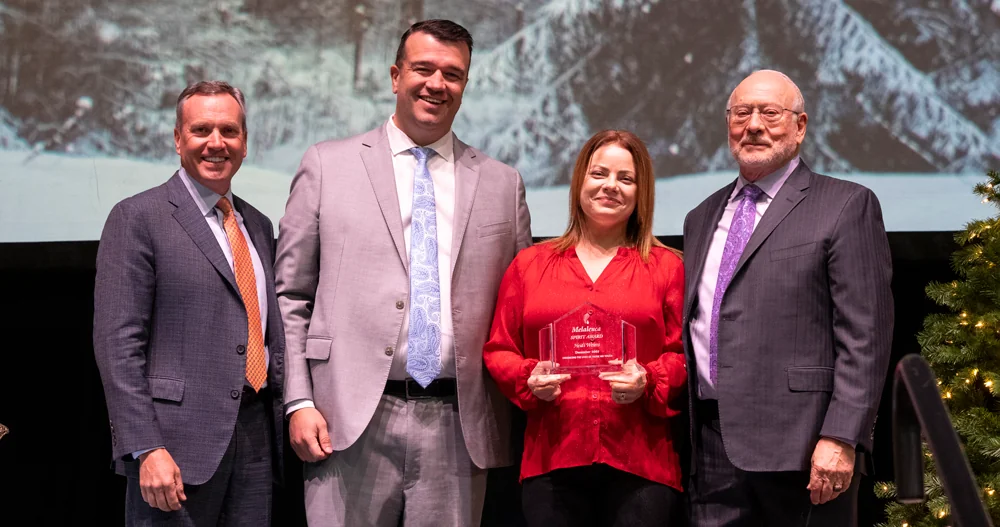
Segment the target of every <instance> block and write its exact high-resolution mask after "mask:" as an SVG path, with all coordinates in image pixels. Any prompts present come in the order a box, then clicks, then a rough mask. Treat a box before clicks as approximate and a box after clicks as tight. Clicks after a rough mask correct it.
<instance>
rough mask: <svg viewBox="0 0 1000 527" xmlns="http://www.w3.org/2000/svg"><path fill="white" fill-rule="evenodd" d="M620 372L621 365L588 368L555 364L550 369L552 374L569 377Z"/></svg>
mask: <svg viewBox="0 0 1000 527" xmlns="http://www.w3.org/2000/svg"><path fill="white" fill-rule="evenodd" d="M620 371H622V365H621V364H594V365H589V366H561V365H558V364H557V365H555V366H553V368H552V373H555V374H563V373H568V374H570V375H597V374H599V373H604V372H620Z"/></svg>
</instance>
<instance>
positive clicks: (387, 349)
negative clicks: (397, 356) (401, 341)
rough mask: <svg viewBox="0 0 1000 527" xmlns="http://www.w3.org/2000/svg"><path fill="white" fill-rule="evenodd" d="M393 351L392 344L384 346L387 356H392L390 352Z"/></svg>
mask: <svg viewBox="0 0 1000 527" xmlns="http://www.w3.org/2000/svg"><path fill="white" fill-rule="evenodd" d="M393 351H394V350H393V349H392V346H386V347H385V354H386V356H388V357H392V352H393Z"/></svg>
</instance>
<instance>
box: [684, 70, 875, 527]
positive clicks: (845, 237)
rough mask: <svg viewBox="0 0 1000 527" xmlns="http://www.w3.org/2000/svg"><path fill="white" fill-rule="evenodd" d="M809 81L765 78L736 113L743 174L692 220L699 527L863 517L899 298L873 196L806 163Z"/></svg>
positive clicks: (732, 112)
mask: <svg viewBox="0 0 1000 527" xmlns="http://www.w3.org/2000/svg"><path fill="white" fill-rule="evenodd" d="M808 120H809V118H808V115H807V114H806V111H805V101H804V99H803V97H802V93H801V92H800V91H799V89H798V87H797V86H795V84H794V83H793V82H792V81H791V79H789V78H788V77H787V76H786V75H784V74H782V73H780V72H777V71H767V70H765V71H758V72H755V73H753V74H752V75H750V76H749V77H747V78H746V79H744V80H743V82H741V83H740V84H739V85H738V86H737V87H736V89H735V90H734V91H733V93H732V95H731V96H730V98H729V104H728V105H727V106H726V124H727V127H728V130H729V147H730V149H731V151H732V153H733V157H734V158H736V161H737V163H738V164H739V167H740V174H739V177H738V178H737V179H736V180H735V181H733V182H732V183H730V184H729V185H727V186H725V187H724V188H722V189H720V190H719V191H718V192H716V193H715V194H713V195H711V196H710V197H709V198H708V199H706V200H705V201H704V202H702V203H701V204H700V205H698V206H697V207H696V208H695V209H694V210H692V211H691V212H690V213H689V214H688V216H687V218H686V219H685V221H684V249H685V255H686V258H685V262H684V275H685V282H686V287H685V303H684V348H685V353H686V355H687V360H688V386H689V389H690V390H691V400H692V402H693V404H692V408H691V410H692V418H693V419H692V420H693V426H692V442H693V446H694V451H693V454H694V455H693V460H694V462H693V464H692V473H693V476H692V478H691V479H692V481H691V483H690V485H689V490H690V496H691V504H692V517H693V520H694V521H693V523H694V525H698V526H719V525H730V526H736V525H782V526H805V525H810V526H818V525H830V526H843V525H854V524H855V523H856V522H857V497H858V481H859V475H858V470H857V469H859V468H861V467H862V466H863V464H862V463H861V459H862V458H863V453H864V452H866V451H870V450H871V447H872V429H873V427H874V425H875V412H876V411H877V410H878V405H879V400H880V397H881V394H882V385H883V383H884V382H885V376H886V370H887V368H888V362H889V353H890V347H891V339H892V324H893V303H892V294H891V292H890V288H889V284H890V277H891V259H890V255H889V244H888V241H887V239H886V234H885V226H884V225H883V223H882V211H881V209H880V207H879V203H878V199H876V197H875V194H873V193H872V191H871V190H869V189H867V188H865V187H862V186H861V185H857V184H854V183H850V182H847V181H843V180H839V179H834V178H830V177H827V176H823V175H820V174H816V173H814V172H813V171H812V170H810V169H809V167H808V166H806V163H805V161H803V160H802V159H800V158H799V147H800V146H801V145H802V141H803V140H804V139H805V135H806V124H807V123H808Z"/></svg>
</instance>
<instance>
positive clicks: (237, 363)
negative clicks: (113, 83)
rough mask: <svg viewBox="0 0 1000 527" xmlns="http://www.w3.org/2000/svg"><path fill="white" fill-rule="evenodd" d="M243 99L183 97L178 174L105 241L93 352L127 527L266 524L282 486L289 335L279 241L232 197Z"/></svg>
mask: <svg viewBox="0 0 1000 527" xmlns="http://www.w3.org/2000/svg"><path fill="white" fill-rule="evenodd" d="M246 140H247V129H246V111H245V103H244V100H243V94H242V93H241V92H240V91H239V90H238V89H236V88H233V87H232V86H230V85H229V84H226V83H224V82H219V81H213V82H200V83H197V84H194V85H192V86H189V87H188V88H187V89H185V90H184V91H183V92H182V93H181V95H180V97H179V98H178V100H177V124H176V127H175V129H174V143H175V147H176V149H177V153H178V154H179V155H180V158H181V169H180V170H179V171H178V172H177V173H175V174H174V175H173V177H171V178H170V179H169V180H167V182H166V183H164V184H163V185H160V186H158V187H155V188H153V189H150V190H147V191H145V192H142V193H140V194H138V195H136V196H132V197H130V198H128V199H125V200H123V201H122V202H120V203H118V204H117V205H115V206H114V208H112V210H111V214H110V215H109V216H108V220H107V223H106V224H105V226H104V232H103V234H102V235H101V243H100V247H99V249H98V253H97V278H96V284H95V288H94V353H95V356H96V358H97V365H98V367H99V369H100V372H101V380H102V381H103V383H104V393H105V396H106V398H107V403H108V415H109V416H110V418H111V444H112V448H111V450H112V456H113V458H114V460H115V464H116V467H117V471H118V472H119V473H120V474H124V475H126V476H127V477H128V484H127V487H126V489H127V490H126V507H125V510H126V520H127V523H128V525H130V526H131V525H232V526H237V525H268V524H269V522H270V516H271V495H272V484H273V483H274V481H275V480H279V479H280V475H281V472H282V469H281V445H282V427H283V419H282V413H281V409H282V400H281V394H282V370H283V359H284V335H283V331H282V325H281V315H280V313H279V312H278V306H277V298H276V296H275V293H274V277H273V276H274V275H273V274H272V265H273V264H272V262H273V260H274V250H275V249H274V234H273V230H272V228H271V222H270V221H269V220H268V219H267V217H266V216H264V215H263V214H261V213H260V212H259V211H258V210H257V209H255V208H253V207H251V206H250V205H249V204H248V203H246V202H245V201H243V200H241V199H240V198H238V197H236V196H234V195H233V192H232V189H231V188H230V187H231V182H232V179H233V176H235V175H236V172H237V170H239V168H240V165H241V164H242V163H243V158H244V157H245V156H246Z"/></svg>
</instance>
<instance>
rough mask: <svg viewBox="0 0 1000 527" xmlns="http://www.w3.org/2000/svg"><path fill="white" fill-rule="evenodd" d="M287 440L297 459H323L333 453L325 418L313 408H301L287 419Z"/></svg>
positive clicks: (315, 460) (310, 460)
mask: <svg viewBox="0 0 1000 527" xmlns="http://www.w3.org/2000/svg"><path fill="white" fill-rule="evenodd" d="M288 440H289V442H290V443H291V444H292V450H294V451H295V453H296V454H297V455H298V456H299V459H301V460H302V461H306V462H308V463H315V462H317V461H323V460H324V459H326V458H328V457H330V454H332V453H333V444H332V443H331V442H330V434H329V433H328V432H327V431H326V419H323V414H321V413H319V410H317V409H315V408H301V409H299V410H296V411H295V412H293V413H292V417H291V418H289V419H288Z"/></svg>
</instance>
